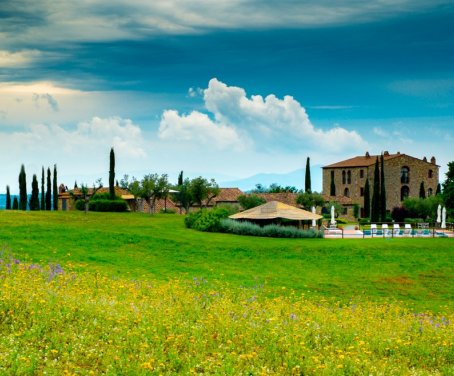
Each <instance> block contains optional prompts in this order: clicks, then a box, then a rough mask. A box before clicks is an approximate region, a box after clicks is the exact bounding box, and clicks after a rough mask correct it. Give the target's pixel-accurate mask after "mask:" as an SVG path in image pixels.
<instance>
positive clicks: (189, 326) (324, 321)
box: [0, 254, 454, 375]
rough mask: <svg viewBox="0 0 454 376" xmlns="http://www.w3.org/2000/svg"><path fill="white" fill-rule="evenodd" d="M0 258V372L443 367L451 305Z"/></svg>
mask: <svg viewBox="0 0 454 376" xmlns="http://www.w3.org/2000/svg"><path fill="white" fill-rule="evenodd" d="M73 270H75V269H73V266H72V265H71V264H70V263H68V264H67V265H63V266H60V265H58V264H53V263H50V264H47V265H46V266H40V265H36V264H31V263H22V262H21V261H20V260H16V259H15V258H14V257H12V256H11V255H8V254H3V256H2V260H1V262H0V288H1V290H0V374H20V375H22V374H48V375H65V374H66V375H73V374H74V375H79V374H82V375H91V374H94V375H97V374H108V375H116V374H122V375H141V374H144V375H145V374H164V375H165V374H169V375H170V374H176V373H180V374H220V375H222V374H235V375H241V374H244V375H268V374H270V375H273V374H275V375H303V374H304V375H307V374H316V375H318V374H319V375H364V374H373V375H437V374H439V375H449V374H453V373H454V368H453V367H454V366H453V365H454V350H453V348H454V346H453V345H454V330H453V320H454V315H453V313H452V312H451V311H450V310H448V309H447V312H439V313H437V314H434V313H431V312H429V311H428V312H421V313H415V312H413V311H410V310H408V309H406V308H405V305H402V304H399V303H398V302H391V301H390V302H387V303H386V302H381V303H380V302H377V301H375V302H374V301H367V300H360V301H351V302H350V303H348V304H345V303H343V304H341V303H338V302H336V301H333V300H329V301H324V300H323V299H322V301H315V300H314V299H306V298H305V296H304V295H302V294H301V293H297V292H292V291H285V294H284V293H283V294H282V295H281V296H277V297H270V296H268V295H267V294H266V286H265V287H263V286H256V287H253V288H241V287H239V286H232V285H230V284H229V283H227V282H224V283H220V282H213V283H211V282H210V281H206V280H205V279H203V278H187V279H180V280H178V279H172V280H170V281H167V282H164V281H153V280H144V281H140V280H128V279H125V278H119V277H118V278H115V277H112V276H106V275H102V274H100V273H95V272H81V271H77V272H75V271H73Z"/></svg>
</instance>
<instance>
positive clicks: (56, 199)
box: [52, 164, 58, 210]
mask: <svg viewBox="0 0 454 376" xmlns="http://www.w3.org/2000/svg"><path fill="white" fill-rule="evenodd" d="M52 198H53V204H54V210H58V185H57V165H56V164H54V182H53V197H52Z"/></svg>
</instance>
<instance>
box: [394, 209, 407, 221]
mask: <svg viewBox="0 0 454 376" xmlns="http://www.w3.org/2000/svg"><path fill="white" fill-rule="evenodd" d="M391 217H392V219H393V220H394V221H396V222H404V221H405V218H408V217H409V212H408V210H407V209H405V207H403V206H396V207H394V208H393V210H392V211H391Z"/></svg>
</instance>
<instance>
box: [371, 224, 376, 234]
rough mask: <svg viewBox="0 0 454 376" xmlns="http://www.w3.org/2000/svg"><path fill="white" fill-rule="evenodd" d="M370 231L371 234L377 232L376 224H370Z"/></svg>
mask: <svg viewBox="0 0 454 376" xmlns="http://www.w3.org/2000/svg"><path fill="white" fill-rule="evenodd" d="M370 231H371V233H372V235H374V234H376V233H377V225H376V224H375V223H372V224H371V225H370Z"/></svg>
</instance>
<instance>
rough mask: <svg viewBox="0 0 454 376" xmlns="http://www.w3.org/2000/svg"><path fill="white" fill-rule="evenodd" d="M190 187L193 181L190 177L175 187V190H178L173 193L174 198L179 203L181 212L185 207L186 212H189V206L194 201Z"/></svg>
mask: <svg viewBox="0 0 454 376" xmlns="http://www.w3.org/2000/svg"><path fill="white" fill-rule="evenodd" d="M181 177H183V176H181ZM178 180H179V179H178ZM190 187H191V181H190V180H189V179H188V178H186V179H184V181H183V182H182V184H179V185H177V186H176V187H175V188H176V189H175V190H176V191H177V192H175V193H174V194H173V197H174V200H175V201H176V202H177V203H178V204H179V207H180V214H181V212H182V209H184V211H185V213H186V214H187V213H188V212H189V208H190V207H191V205H193V203H194V201H193V197H192V194H191V189H190Z"/></svg>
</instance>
